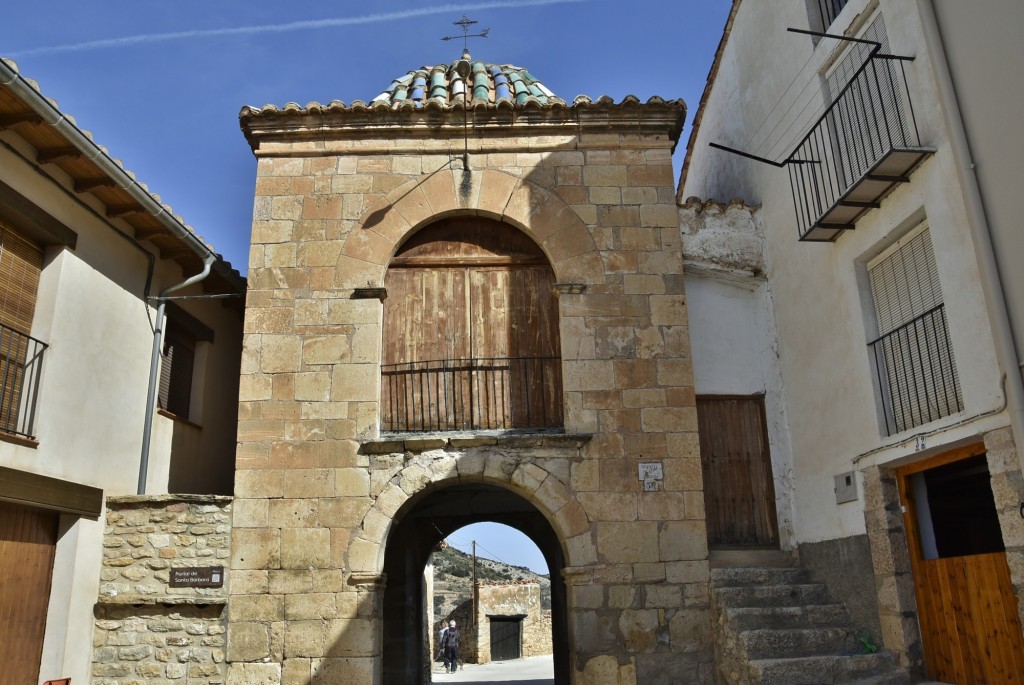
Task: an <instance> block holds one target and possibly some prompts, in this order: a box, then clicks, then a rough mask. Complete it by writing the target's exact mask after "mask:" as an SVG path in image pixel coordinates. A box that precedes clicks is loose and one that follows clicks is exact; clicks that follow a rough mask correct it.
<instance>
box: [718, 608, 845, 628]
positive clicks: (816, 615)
mask: <svg viewBox="0 0 1024 685" xmlns="http://www.w3.org/2000/svg"><path fill="white" fill-rule="evenodd" d="M725 620H726V623H727V624H728V627H729V628H730V629H732V630H734V631H737V632H739V631H744V630H754V629H757V628H841V627H844V626H846V625H847V624H848V623H849V615H848V614H847V613H846V607H845V606H843V605H842V604H808V605H805V606H795V607H731V608H727V609H725Z"/></svg>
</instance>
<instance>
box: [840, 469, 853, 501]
mask: <svg viewBox="0 0 1024 685" xmlns="http://www.w3.org/2000/svg"><path fill="white" fill-rule="evenodd" d="M835 478H836V488H835V490H836V504H843V503H844V502H855V501H857V474H856V473H854V472H853V471H847V472H846V473H840V474H839V475H838V476H836V477H835Z"/></svg>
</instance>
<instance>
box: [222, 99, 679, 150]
mask: <svg viewBox="0 0 1024 685" xmlns="http://www.w3.org/2000/svg"><path fill="white" fill-rule="evenodd" d="M467 115H468V117H469V120H470V125H471V126H472V127H473V128H476V129H478V130H480V129H483V130H487V129H498V128H501V127H507V126H514V127H515V128H516V129H517V130H519V131H521V132H525V131H524V129H528V128H551V127H558V126H565V125H572V126H574V127H584V128H592V129H603V130H610V129H619V128H633V129H635V128H636V127H638V126H639V127H641V128H645V129H647V128H650V129H654V130H661V131H664V130H666V129H667V130H668V133H669V136H670V137H671V139H672V140H673V142H675V141H678V139H679V135H680V133H681V131H682V126H683V120H684V118H685V115H686V105H685V103H683V101H682V100H663V99H661V98H651V99H650V100H648V101H647V102H646V103H641V102H640V101H639V100H637V99H636V98H627V99H625V100H623V101H622V102H619V103H614V102H612V101H611V99H610V98H602V99H600V100H598V101H597V102H591V101H590V100H589V99H581V98H577V100H576V102H574V103H573V104H572V105H564V104H557V103H556V104H551V105H540V104H537V103H530V104H527V105H511V104H506V103H499V104H498V105H493V104H486V105H485V104H482V103H480V104H477V105H475V106H473V107H471V108H469V110H468V112H467V109H466V108H464V107H462V106H458V105H457V106H453V107H441V106H437V107H397V108H391V107H387V106H367V105H364V104H362V103H358V104H356V103H353V106H345V105H344V104H343V103H332V105H331V106H329V107H323V106H309V107H306V108H298V107H285V108H284V109H279V108H277V107H273V106H271V107H263V108H253V107H244V108H243V109H242V111H241V112H240V113H239V124H240V126H241V128H242V131H243V133H244V134H245V136H246V139H247V140H248V141H249V144H250V146H252V147H253V149H254V150H256V149H257V148H258V140H259V139H261V138H266V137H272V138H275V139H283V138H288V139H302V138H310V139H312V138H320V139H323V138H332V137H360V136H361V135H379V132H380V130H381V129H382V128H387V129H391V130H394V129H403V128H404V129H408V130H410V131H420V130H422V129H424V128H429V129H430V130H431V131H432V132H433V134H434V135H442V132H443V131H449V132H450V133H451V134H453V135H454V134H458V135H459V136H461V135H464V129H465V125H466V120H467Z"/></svg>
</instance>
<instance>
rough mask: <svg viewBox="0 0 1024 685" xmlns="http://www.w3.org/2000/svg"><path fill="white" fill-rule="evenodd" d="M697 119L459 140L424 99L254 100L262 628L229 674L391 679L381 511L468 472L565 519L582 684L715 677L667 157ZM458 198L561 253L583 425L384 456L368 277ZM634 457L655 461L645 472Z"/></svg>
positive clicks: (374, 282) (389, 514)
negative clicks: (412, 104)
mask: <svg viewBox="0 0 1024 685" xmlns="http://www.w3.org/2000/svg"><path fill="white" fill-rule="evenodd" d="M627 110H628V111H627ZM681 115H682V109H681V107H679V106H678V105H677V104H672V105H667V104H666V105H655V106H645V105H640V104H639V103H632V104H630V105H629V106H628V107H627V106H626V105H625V104H624V105H623V106H622V109H620V108H618V106H608V107H604V108H601V107H594V108H592V109H591V108H588V107H580V108H578V109H574V110H571V111H570V110H567V109H563V110H555V109H551V110H538V111H524V112H516V113H502V112H494V111H486V112H481V113H475V114H474V115H473V118H474V121H473V122H472V124H471V125H468V128H469V131H470V139H469V142H468V144H467V143H466V141H465V139H464V135H465V133H466V130H467V125H464V122H463V118H462V115H461V114H460V115H459V117H458V118H457V120H455V119H453V120H452V122H451V126H449V124H448V123H446V121H447V120H446V119H445V116H444V115H443V114H441V113H430V112H420V113H415V112H412V113H410V114H409V115H408V116H409V119H408V120H406V119H402V118H401V117H399V116H398V115H397V114H396V117H395V118H394V119H389V118H387V117H383V118H380V119H379V120H378V119H374V118H373V116H376V115H372V116H371V115H370V114H366V115H364V114H361V113H360V112H355V111H353V112H342V113H338V112H335V113H333V114H330V113H323V116H321V113H310V112H305V111H292V112H285V111H282V112H280V113H277V114H273V113H271V114H267V115H265V116H264V115H260V116H258V117H256V116H252V117H250V116H248V115H247V114H246V113H245V112H243V127H244V128H245V130H246V133H247V136H249V139H250V142H252V143H253V144H254V149H255V150H256V154H257V158H258V171H257V181H256V198H255V206H254V220H253V233H252V238H253V240H252V249H251V252H250V262H249V285H250V289H249V293H248V301H247V311H246V320H245V343H244V353H243V362H242V381H241V391H240V392H241V402H240V409H239V412H240V413H239V418H240V421H239V450H238V456H237V477H236V495H237V497H238V499H237V500H236V504H235V507H236V511H235V530H234V546H233V550H234V552H233V561H232V568H233V571H234V576H233V583H232V600H231V612H230V622H231V633H232V635H231V645H232V646H233V645H235V644H236V637H235V635H236V634H237V635H242V634H246V635H250V636H252V639H248V638H246V639H245V640H244V645H245V648H244V649H243V648H242V638H237V639H238V640H239V642H238V643H237V644H238V645H239V649H238V651H232V650H229V651H230V654H229V656H230V660H231V661H232V665H231V677H230V678H229V681H230V682H243V681H244V678H246V677H255V676H254V674H255V673H256V672H257V671H258V672H259V674H260V675H259V677H264V678H266V680H267V682H273V683H275V684H276V683H287V684H288V685H293V684H294V685H298V684H300V683H301V684H302V685H308V684H309V683H311V682H312V683H319V682H329V681H331V678H341V679H343V680H346V681H349V682H366V683H378V682H380V679H381V678H382V675H381V668H382V659H383V660H386V659H387V655H386V654H384V653H383V646H382V645H383V642H382V639H383V638H382V630H383V621H384V620H385V617H383V616H382V614H381V605H380V601H381V596H382V594H383V591H384V590H383V588H384V587H385V585H384V583H385V582H387V579H384V578H382V577H380V574H381V570H382V567H383V560H384V557H385V552H386V550H387V544H388V531H389V526H390V525H391V523H392V520H393V518H394V517H395V515H396V514H397V513H399V511H400V510H402V508H403V507H404V506H412V505H413V503H414V502H415V501H416V498H417V497H418V496H419V495H420V494H421V493H423V492H425V491H427V490H428V489H429V490H431V491H436V490H438V489H440V488H444V487H447V486H450V485H453V484H456V483H458V484H466V483H487V484H492V485H497V486H500V487H503V488H507V489H509V490H511V491H514V492H516V493H517V494H519V495H521V496H522V497H524V498H525V499H526V500H527V501H528V502H530V503H531V504H533V505H534V506H535V507H536V509H537V510H538V511H540V512H541V513H542V514H543V515H544V516H545V518H546V519H547V520H548V521H550V522H551V525H552V526H553V528H554V529H555V532H556V534H557V536H558V538H559V541H560V547H561V549H562V550H563V552H564V555H565V558H566V565H567V568H566V569H565V570H564V576H565V578H566V582H567V585H568V607H569V609H568V612H569V616H568V622H569V625H570V628H569V631H568V632H569V635H570V636H571V644H570V645H569V649H570V650H571V653H572V662H571V663H572V668H573V673H572V678H573V682H574V683H579V684H589V683H602V684H603V683H610V684H612V683H613V684H615V685H634V684H635V683H636V682H643V683H646V684H650V685H656V684H657V683H669V682H671V683H680V682H699V681H704V682H707V680H708V679H709V678H710V677H711V670H710V669H709V668H708V664H709V662H710V658H711V657H710V651H709V649H708V648H707V643H706V641H705V639H706V635H707V631H708V614H707V605H708V565H707V545H706V533H705V526H704V503H703V493H702V481H701V470H700V458H699V441H698V437H697V420H696V409H695V399H694V392H693V370H692V364H691V360H690V357H689V339H688V338H689V331H688V325H687V307H686V298H685V293H684V284H683V259H682V255H681V251H680V234H679V225H678V210H677V207H676V205H675V198H674V190H673V171H672V165H671V152H672V147H673V145H674V140H673V138H672V135H673V134H672V130H673V127H674V126H676V124H677V123H681ZM402 116H404V115H402ZM431 117H433V118H431ZM455 124H457V126H456V125H455ZM677 133H678V132H676V134H677ZM466 145H468V148H469V154H468V169H464V168H463V159H464V156H463V152H464V149H465V146H466ZM467 214H469V215H472V214H475V215H479V216H484V217H487V218H490V219H497V220H500V221H504V222H506V223H509V224H511V225H512V226H515V227H517V228H519V229H520V230H522V231H523V232H525V233H526V234H527V235H528V236H530V237H531V238H533V239H534V240H535V241H536V242H537V244H538V245H540V247H541V249H542V250H543V251H544V252H545V254H546V255H547V256H548V258H549V260H550V262H551V265H552V268H553V270H554V272H555V276H556V281H557V283H558V286H557V289H558V291H559V316H560V335H561V343H562V365H563V366H562V368H563V390H564V395H563V399H564V409H565V432H566V434H569V435H586V436H587V439H586V440H585V441H583V442H581V443H580V446H578V447H572V448H571V449H561V448H560V449H554V450H548V451H547V452H545V450H544V449H542V448H541V447H539V446H533V445H530V446H523V447H521V448H516V449H514V450H511V451H509V450H500V449H498V448H497V447H496V446H495V445H494V443H491V445H490V446H488V445H487V443H486V442H484V443H459V442H458V441H457V440H454V439H452V440H448V439H447V438H444V437H443V436H442V437H441V438H439V439H437V440H436V441H433V442H431V440H427V439H424V440H423V441H421V442H420V444H419V445H417V446H416V447H415V448H410V445H409V441H408V440H407V441H406V442H405V443H402V442H401V441H398V443H397V444H396V445H395V447H394V449H391V448H389V447H388V446H387V445H381V444H376V445H375V446H374V449H373V450H372V453H371V451H368V450H367V446H368V445H370V444H372V443H374V442H375V441H378V443H379V440H380V438H379V431H378V413H379V411H378V410H379V407H378V402H379V397H380V357H381V321H382V311H383V307H382V303H381V301H380V300H379V299H375V298H374V297H372V295H374V294H375V293H374V292H372V291H370V292H367V291H364V290H362V289H367V288H380V287H381V286H382V285H383V277H384V273H385V271H386V268H387V264H388V262H389V260H390V258H391V256H392V255H393V254H394V252H395V251H396V250H397V249H398V247H399V246H400V245H401V243H402V242H403V241H404V240H405V239H406V238H407V237H408V236H409V235H411V234H412V233H414V232H415V231H416V230H418V229H419V228H421V227H423V226H425V225H427V224H429V223H431V222H432V221H434V220H437V219H439V218H442V217H448V216H458V215H467ZM367 295H371V297H367ZM470 446H472V447H470ZM641 463H654V464H656V465H657V466H658V467H659V468H660V474H661V477H660V478H659V479H658V480H657V481H656V482H654V483H652V484H651V485H649V486H648V487H647V488H646V489H645V487H644V484H643V483H642V482H641V480H640V478H639V476H638V468H639V464H641ZM418 664H419V662H417V669H418V668H419V666H418ZM235 674H237V675H235Z"/></svg>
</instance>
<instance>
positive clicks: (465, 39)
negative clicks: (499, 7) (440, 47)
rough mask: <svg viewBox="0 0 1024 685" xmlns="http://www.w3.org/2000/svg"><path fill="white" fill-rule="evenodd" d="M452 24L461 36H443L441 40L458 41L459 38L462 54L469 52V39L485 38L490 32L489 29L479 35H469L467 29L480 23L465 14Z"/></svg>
mask: <svg viewBox="0 0 1024 685" xmlns="http://www.w3.org/2000/svg"><path fill="white" fill-rule="evenodd" d="M452 23H453V24H455V25H456V26H458V27H459V28H461V29H462V35H461V36H445V37H444V38H442V39H441V40H443V41H449V40H458V39H459V38H461V39H462V51H463V52H469V39H470V38H486V37H487V34H488V33H490V32H491V30H490V29H484V30H483V31H481V32H480V33H472V34H471V33H470V32H469V27H470V26H473V25H474V24H479V23H480V22H478V21H477V20H476V19H470V18H469V17H467V16H466V15H465V14H463V15H462V19H459V20H458V21H453V22H452Z"/></svg>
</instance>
